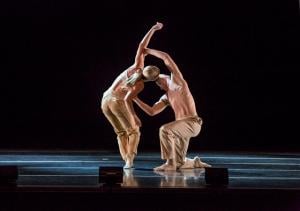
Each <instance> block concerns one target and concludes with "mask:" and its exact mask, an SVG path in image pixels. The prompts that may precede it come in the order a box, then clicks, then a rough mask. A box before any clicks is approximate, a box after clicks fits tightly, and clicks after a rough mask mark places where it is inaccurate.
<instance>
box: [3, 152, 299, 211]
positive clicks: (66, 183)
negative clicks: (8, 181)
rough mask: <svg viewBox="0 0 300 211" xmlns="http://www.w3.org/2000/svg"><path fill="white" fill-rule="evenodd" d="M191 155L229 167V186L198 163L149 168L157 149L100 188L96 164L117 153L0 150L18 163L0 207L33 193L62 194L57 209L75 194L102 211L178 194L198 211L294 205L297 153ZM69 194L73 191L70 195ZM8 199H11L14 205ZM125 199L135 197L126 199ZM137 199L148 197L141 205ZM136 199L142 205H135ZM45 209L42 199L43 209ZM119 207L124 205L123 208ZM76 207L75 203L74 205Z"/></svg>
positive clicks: (114, 160) (112, 161)
mask: <svg viewBox="0 0 300 211" xmlns="http://www.w3.org/2000/svg"><path fill="white" fill-rule="evenodd" d="M196 155H198V156H200V157H201V159H202V160H203V161H204V162H207V163H209V164H211V165H212V166H213V167H224V168H228V171H229V184H228V186H222V187H210V186H207V185H206V183H205V177H204V175H205V172H204V171H205V170H204V169H190V170H180V171H175V172H166V173H163V172H161V173H156V172H154V171H153V170H152V169H153V167H156V166H158V165H160V164H162V161H161V160H160V154H159V152H140V153H139V154H138V156H137V158H136V161H135V168H134V169H132V170H125V171H124V172H123V183H122V185H121V187H104V186H103V185H102V184H101V183H100V184H99V183H98V173H99V167H100V169H101V167H104V166H114V167H122V166H123V161H122V160H121V158H120V156H119V154H118V153H117V152H110V151H103V152H100V151H98V152H96V151H84V152H79V151H72V152H70V151H67V152H62V151H52V152H36V151H32V152H31V151H2V152H0V165H1V166H3V165H17V166H18V167H19V178H18V181H17V185H16V186H15V187H13V186H9V187H7V186H2V187H1V188H0V190H1V194H2V195H3V196H4V198H6V202H7V204H6V207H5V208H7V209H9V210H18V208H19V205H16V204H20V203H23V205H24V206H25V205H26V206H25V207H27V206H29V207H30V208H33V207H31V206H30V203H31V202H32V203H35V204H37V203H38V202H36V201H35V199H36V198H38V199H39V202H40V203H49V200H50V199H52V203H50V204H52V206H54V204H55V202H57V201H60V200H61V201H60V203H62V202H63V203H64V204H65V208H66V209H65V208H64V206H60V208H62V209H60V210H74V209H73V208H74V207H73V208H72V206H67V202H70V200H71V201H73V202H72V204H76V202H75V201H76V199H75V200H74V198H73V197H75V198H76V197H78V200H81V201H88V202H89V203H90V205H87V206H90V207H89V208H90V209H92V206H93V207H95V204H98V203H99V204H98V205H99V207H101V206H102V205H101V204H103V209H105V210H110V209H113V208H114V207H115V206H117V204H118V201H120V203H125V204H127V203H128V202H129V203H133V204H132V205H130V206H129V207H130V210H145V209H146V210H160V209H159V208H161V209H164V210H165V208H164V206H155V205H154V204H156V203H158V202H159V200H163V199H165V200H166V201H161V203H165V202H166V204H165V206H167V204H168V203H170V202H172V204H170V205H169V208H172V209H173V210H174V209H175V210H181V208H179V207H178V206H175V205H174V203H175V204H176V203H177V202H178V203H179V201H178V200H182V199H184V198H185V197H186V198H185V201H182V202H181V203H183V206H186V205H187V203H188V207H189V208H190V209H195V210H201V209H200V208H205V210H207V209H209V210H215V209H219V210H232V209H240V208H241V206H244V204H245V203H248V205H247V206H246V207H243V210H245V209H248V208H249V210H253V208H257V209H256V210H265V209H274V208H275V210H298V209H300V200H299V199H300V197H299V192H300V154H297V153H270V152H268V153H263V152H243V153H242V152H190V153H189V157H194V156H196ZM51 193H56V194H55V195H52V194H51ZM15 194H17V195H18V199H15V198H14V197H15ZM43 194H44V195H45V196H44V198H43V196H42V195H43ZM70 194H71V195H72V194H73V195H72V196H71V195H70ZM74 194H75V195H76V194H77V195H76V196H74ZM143 195H144V196H145V198H143ZM21 196H22V197H21ZM219 197H221V198H222V200H221V199H220V198H219ZM112 198H115V199H114V202H116V203H117V204H114V205H113V204H108V201H111V200H112ZM146 198H147V199H146ZM63 199H66V200H63ZM150 199H153V200H150ZM15 200H17V201H18V203H15ZM132 200H133V201H134V202H130V201H132ZM136 200H138V201H139V202H137V201H136ZM168 200H169V201H170V202H168ZM195 200H196V201H195ZM201 200H202V201H201ZM204 200H205V201H204ZM151 201H153V203H154V204H152V203H151ZM229 201H230V202H229ZM143 202H145V203H147V206H145V205H146V204H143ZM77 203H79V202H78V201H77ZM84 203H85V202H84ZM149 203H150V204H149ZM193 203H194V205H195V206H194V205H193ZM197 203H199V205H197ZM211 203H213V204H211ZM38 204H39V203H38ZM242 204H243V205H242ZM119 205H120V204H119ZM143 205H144V206H145V207H143V209H142V208H141V207H142V206H143ZM74 206H75V205H74ZM82 206H83V205H82ZM180 206H181V205H180ZM50 207H51V206H50V205H49V209H50ZM99 207H98V208H99ZM126 207H127V208H128V210H129V207H128V206H126ZM167 207H168V206H167ZM196 207H197V208H196ZM35 208H37V207H35ZM56 208H57V207H52V208H51V209H56ZM76 208H80V206H79V204H77V205H76ZM227 208H228V209H227ZM37 209H38V208H37ZM182 209H184V208H182ZM87 210H89V209H87Z"/></svg>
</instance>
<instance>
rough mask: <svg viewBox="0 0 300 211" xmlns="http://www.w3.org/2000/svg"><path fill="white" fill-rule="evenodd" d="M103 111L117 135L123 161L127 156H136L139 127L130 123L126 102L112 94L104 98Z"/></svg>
mask: <svg viewBox="0 0 300 211" xmlns="http://www.w3.org/2000/svg"><path fill="white" fill-rule="evenodd" d="M101 109H102V112H103V114H104V115H105V117H106V118H107V119H108V121H109V122H110V124H111V125H112V127H113V129H114V131H115V133H116V134H117V139H118V144H119V150H120V154H121V156H122V158H123V160H126V156H127V155H129V156H135V155H136V154H137V147H138V144H139V141H140V130H139V127H136V126H133V125H131V123H130V113H129V112H128V110H127V108H126V105H125V102H124V100H122V99H118V98H116V97H114V96H113V95H111V94H108V95H105V96H104V97H103V98H102V102H101Z"/></svg>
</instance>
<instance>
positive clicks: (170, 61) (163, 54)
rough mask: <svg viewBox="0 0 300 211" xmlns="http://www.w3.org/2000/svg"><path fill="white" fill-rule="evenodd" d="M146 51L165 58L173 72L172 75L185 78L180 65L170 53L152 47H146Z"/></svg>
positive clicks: (166, 63) (162, 58)
mask: <svg viewBox="0 0 300 211" xmlns="http://www.w3.org/2000/svg"><path fill="white" fill-rule="evenodd" d="M144 52H145V53H146V54H150V55H152V56H155V57H157V58H159V59H161V60H163V61H164V63H165V65H166V66H167V67H168V69H169V71H170V72H171V73H172V76H175V78H178V79H182V80H183V76H182V74H181V72H180V70H179V68H178V66H177V65H176V63H175V62H174V60H173V59H172V58H171V56H170V55H169V54H168V53H166V52H163V51H159V50H155V49H150V48H146V49H145V51H144Z"/></svg>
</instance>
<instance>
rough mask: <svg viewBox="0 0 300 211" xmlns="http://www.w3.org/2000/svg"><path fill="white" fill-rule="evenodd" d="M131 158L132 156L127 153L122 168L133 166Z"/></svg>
mask: <svg viewBox="0 0 300 211" xmlns="http://www.w3.org/2000/svg"><path fill="white" fill-rule="evenodd" d="M133 158H134V157H133V156H129V155H127V156H126V164H125V166H124V167H123V168H124V169H130V168H133Z"/></svg>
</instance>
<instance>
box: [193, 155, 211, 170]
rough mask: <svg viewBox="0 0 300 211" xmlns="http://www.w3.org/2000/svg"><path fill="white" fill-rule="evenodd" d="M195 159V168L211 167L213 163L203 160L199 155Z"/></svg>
mask: <svg viewBox="0 0 300 211" xmlns="http://www.w3.org/2000/svg"><path fill="white" fill-rule="evenodd" d="M194 159H195V162H194V165H195V168H208V167H211V165H209V164H207V163H204V162H202V161H201V160H200V158H199V157H198V156H196V157H195V158H194Z"/></svg>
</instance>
